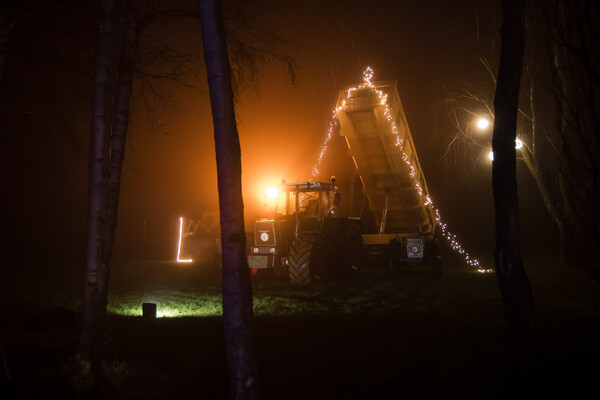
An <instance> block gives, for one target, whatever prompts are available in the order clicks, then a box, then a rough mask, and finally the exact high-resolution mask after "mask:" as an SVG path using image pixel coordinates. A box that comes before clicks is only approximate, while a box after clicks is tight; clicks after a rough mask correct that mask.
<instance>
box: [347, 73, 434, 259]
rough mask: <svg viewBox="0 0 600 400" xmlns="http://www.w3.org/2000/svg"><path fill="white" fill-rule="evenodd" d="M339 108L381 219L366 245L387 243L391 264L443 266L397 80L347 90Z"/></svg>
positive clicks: (377, 217)
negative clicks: (407, 263)
mask: <svg viewBox="0 0 600 400" xmlns="http://www.w3.org/2000/svg"><path fill="white" fill-rule="evenodd" d="M348 90H352V92H351V95H350V96H349V95H348V94H349V91H348ZM336 112H337V116H338V121H339V125H340V129H339V133H340V135H341V136H343V137H344V138H345V139H346V143H347V145H348V154H349V155H350V156H351V157H352V160H353V161H354V165H355V167H356V172H357V173H358V175H359V176H360V181H361V182H362V187H363V193H364V195H365V196H366V198H367V199H368V205H369V209H370V211H371V212H372V213H373V215H374V217H375V221H376V228H375V231H376V233H372V234H363V242H364V244H365V246H371V247H377V246H379V247H381V246H387V249H388V253H389V254H390V255H391V259H390V261H391V264H394V263H398V262H411V263H418V262H424V261H425V262H427V263H428V264H429V265H431V266H432V269H433V268H438V267H439V265H440V262H439V261H440V257H439V240H438V239H437V238H436V235H435V234H436V222H437V221H436V215H435V210H434V209H433V206H432V204H431V202H430V201H428V199H429V191H428V188H427V183H426V181H425V176H424V174H423V171H422V169H421V165H420V163H419V158H418V156H417V152H416V149H415V145H414V143H413V139H412V135H411V132H410V129H409V127H408V123H407V120H406V115H405V114H404V110H403V108H402V103H401V101H400V96H399V95H398V90H397V82H396V81H383V82H374V83H373V84H372V86H370V87H368V86H367V87H363V88H358V89H355V88H352V89H351V88H348V89H345V90H341V91H340V92H339V93H338V96H337V102H336ZM393 124H395V126H396V127H397V129H396V131H394V128H393ZM419 186H420V188H421V189H420V190H419Z"/></svg>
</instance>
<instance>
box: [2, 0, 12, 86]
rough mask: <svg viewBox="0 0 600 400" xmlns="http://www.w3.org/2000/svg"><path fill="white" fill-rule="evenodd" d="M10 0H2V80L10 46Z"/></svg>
mask: <svg viewBox="0 0 600 400" xmlns="http://www.w3.org/2000/svg"><path fill="white" fill-rule="evenodd" d="M9 29H10V27H9V23H8V0H0V80H1V79H2V69H3V68H2V67H3V66H4V59H5V58H6V49H7V46H8V31H9Z"/></svg>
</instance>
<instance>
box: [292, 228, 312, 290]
mask: <svg viewBox="0 0 600 400" xmlns="http://www.w3.org/2000/svg"><path fill="white" fill-rule="evenodd" d="M317 238H318V235H315V234H300V235H298V237H296V238H295V239H294V240H293V241H292V244H291V246H290V255H289V259H288V262H289V268H288V270H289V276H290V282H291V283H292V285H296V286H302V287H304V286H306V285H308V284H309V283H310V281H311V272H310V269H311V264H312V263H313V262H314V260H315V252H316V250H317V249H316V246H315V243H316V241H317Z"/></svg>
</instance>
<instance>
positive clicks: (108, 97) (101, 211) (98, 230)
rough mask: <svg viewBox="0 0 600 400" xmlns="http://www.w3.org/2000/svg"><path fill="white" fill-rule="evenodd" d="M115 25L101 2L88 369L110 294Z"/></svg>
mask: <svg viewBox="0 0 600 400" xmlns="http://www.w3.org/2000/svg"><path fill="white" fill-rule="evenodd" d="M116 37H117V24H116V19H115V16H114V4H113V0H101V1H100V22H99V32H98V50H97V55H96V69H95V72H94V95H93V104H92V128H91V136H90V161H89V162H90V166H89V193H88V217H87V219H88V226H87V237H86V256H85V272H84V282H83V317H82V328H81V336H80V339H79V348H78V351H77V360H78V362H79V363H80V364H81V366H82V367H83V368H84V369H89V368H90V367H91V363H92V362H93V361H94V359H95V357H96V350H97V348H98V347H99V344H100V340H101V333H102V324H103V322H104V317H105V315H106V300H107V295H108V259H107V243H106V233H107V209H108V181H109V164H108V163H109V155H110V154H109V142H110V131H111V122H112V103H113V102H112V96H113V90H114V76H115V65H116V52H115V46H116Z"/></svg>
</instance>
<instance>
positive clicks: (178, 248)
mask: <svg viewBox="0 0 600 400" xmlns="http://www.w3.org/2000/svg"><path fill="white" fill-rule="evenodd" d="M182 236H183V217H179V240H178V241H177V262H178V263H191V262H192V261H193V260H192V259H191V258H186V259H183V260H182V259H181V258H179V255H180V254H181V237H182Z"/></svg>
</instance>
